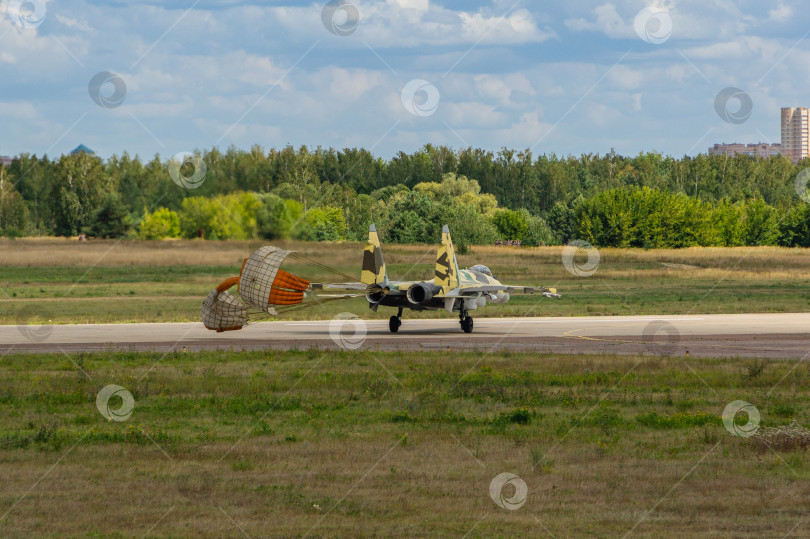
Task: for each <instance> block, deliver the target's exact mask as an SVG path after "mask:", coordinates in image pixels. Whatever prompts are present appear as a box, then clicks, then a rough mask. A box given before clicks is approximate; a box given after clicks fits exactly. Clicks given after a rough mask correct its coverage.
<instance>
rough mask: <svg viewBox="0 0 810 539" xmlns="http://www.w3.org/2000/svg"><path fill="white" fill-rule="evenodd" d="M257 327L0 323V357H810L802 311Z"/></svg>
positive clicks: (809, 316) (809, 327)
mask: <svg viewBox="0 0 810 539" xmlns="http://www.w3.org/2000/svg"><path fill="white" fill-rule="evenodd" d="M358 324H359V326H360V327H361V330H362V328H364V329H365V330H366V335H365V338H363V337H362V335H356V334H355V325H354V323H352V322H344V323H343V329H342V330H341V328H340V326H341V324H340V322H335V321H329V320H324V321H313V322H284V321H278V322H264V323H258V324H253V325H250V326H248V327H246V328H245V329H243V330H241V331H231V332H225V333H216V332H213V331H208V330H206V329H205V328H204V327H203V325H202V324H201V323H186V324H108V325H73V326H43V327H35V326H0V354H4V353H38V352H67V353H72V352H89V351H105V350H141V351H173V350H182V349H183V348H184V347H185V348H186V349H187V350H190V351H196V350H217V349H235V350H262V349H289V348H299V349H301V348H324V349H338V347H339V344H338V343H340V344H342V345H343V346H344V347H347V348H354V347H357V346H358V345H359V347H360V348H364V349H365V348H371V349H381V350H391V349H410V350H436V349H445V348H454V349H477V350H482V351H488V350H532V351H538V352H565V353H620V354H639V353H652V354H660V355H676V356H677V355H685V354H686V352H687V351H689V353H690V355H691V356H701V357H727V356H739V357H768V358H774V359H788V358H804V357H805V356H806V355H807V356H808V358H810V313H801V314H741V315H723V314H720V315H695V316H662V317H655V316H611V317H590V318H584V317H571V318H476V319H475V331H474V332H473V333H471V334H466V333H463V332H462V331H461V330H460V328H459V324H458V321H457V320H456V319H454V318H447V319H440V320H409V319H407V318H406V319H404V321H403V325H402V327H401V328H400V331H399V333H398V334H396V335H392V334H391V333H389V331H388V321H387V320H380V321H377V320H375V321H365V322H359V323H358Z"/></svg>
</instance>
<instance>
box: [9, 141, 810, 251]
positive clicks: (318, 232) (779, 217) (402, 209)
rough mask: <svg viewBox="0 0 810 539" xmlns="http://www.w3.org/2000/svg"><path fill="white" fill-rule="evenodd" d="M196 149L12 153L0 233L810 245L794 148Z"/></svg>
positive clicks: (807, 215) (800, 166) (801, 166)
mask: <svg viewBox="0 0 810 539" xmlns="http://www.w3.org/2000/svg"><path fill="white" fill-rule="evenodd" d="M198 155H199V157H200V158H201V159H202V161H203V162H204V163H205V166H206V174H205V177H204V180H203V181H202V183H201V185H199V187H198V188H196V189H189V188H188V187H184V186H183V185H180V184H178V183H175V182H174V181H173V180H172V178H171V176H170V174H169V173H168V170H167V164H168V161H167V160H166V159H162V158H161V157H160V156H159V155H155V156H154V157H153V158H152V160H151V161H144V160H141V159H140V158H139V157H137V156H135V157H130V156H129V155H128V154H126V153H125V154H124V155H122V156H113V157H112V158H110V159H108V160H106V161H104V160H101V159H99V158H98V157H95V156H92V155H88V154H85V153H77V154H73V155H67V156H61V157H59V158H58V159H54V160H51V159H49V158H48V157H37V156H32V155H20V156H18V157H16V158H15V159H14V160H13V161H12V162H11V164H9V165H5V166H2V167H0V234H2V235H5V236H11V237H15V236H23V235H57V236H75V235H76V234H79V233H86V234H90V235H92V236H98V237H133V238H143V239H159V238H174V237H203V238H207V239H227V238H240V239H247V238H258V237H262V238H268V239H273V238H301V239H311V240H343V239H345V240H353V241H356V240H362V239H363V238H364V237H365V234H366V231H367V228H368V224H369V223H371V222H374V223H375V224H377V225H378V230H380V232H381V234H382V236H383V237H384V238H385V240H386V241H392V242H402V243H413V242H423V243H434V242H435V241H436V239H437V238H438V237H439V235H440V232H439V231H440V230H441V226H442V224H444V223H447V224H450V226H451V228H452V229H453V233H454V239H455V240H456V242H457V243H459V244H460V245H461V246H465V245H472V244H484V243H492V242H494V241H495V240H497V239H502V240H521V242H522V243H523V244H529V245H538V244H540V245H541V244H555V243H565V242H568V241H569V240H572V239H584V240H587V241H590V242H592V243H593V244H595V245H598V246H622V247H645V248H654V247H682V246H692V245H732V246H733V245H786V246H802V247H807V246H810V234H809V233H808V228H810V225H809V224H808V223H809V222H810V212H809V211H808V204H807V203H806V202H805V201H804V200H803V199H802V198H801V197H800V196H799V195H798V194H797V190H796V185H795V184H796V179H797V176H798V175H799V173H800V172H801V171H802V170H804V169H805V168H806V167H807V166H810V162H807V161H806V162H803V163H799V164H797V165H794V164H793V163H791V162H790V161H789V160H787V159H784V158H780V157H771V158H770V159H756V158H751V157H747V156H738V157H726V156H708V155H703V154H701V155H698V156H696V157H688V156H685V157H683V158H680V159H676V158H673V157H669V156H663V155H661V154H658V153H642V154H639V155H638V156H635V157H626V156H621V155H618V154H616V153H615V152H610V153H608V154H605V155H594V154H585V155H581V156H579V157H574V156H565V157H560V156H556V155H540V156H537V157H535V156H533V155H532V153H531V152H530V151H528V150H525V151H522V152H517V151H514V150H509V149H502V150H501V151H498V152H490V151H486V150H481V149H474V148H466V149H461V150H452V149H450V148H447V147H443V146H438V147H437V146H432V145H426V146H424V147H423V148H421V149H420V150H418V151H416V152H414V153H411V154H408V153H405V152H400V153H399V154H398V155H396V156H395V157H393V158H392V159H390V160H384V159H381V158H379V157H375V156H374V155H373V154H371V153H370V152H369V151H367V150H364V149H344V150H335V149H331V148H330V149H323V148H316V149H311V148H307V147H301V148H298V149H296V148H293V147H291V146H287V147H285V148H281V149H271V150H269V151H265V150H263V149H262V148H260V147H258V146H254V147H253V148H251V149H250V151H240V150H238V149H236V148H230V149H228V150H227V151H226V152H221V151H219V150H218V149H216V148H214V149H212V150H209V151H205V152H198ZM189 167H191V168H189ZM181 172H182V173H183V175H184V176H187V177H188V176H191V174H192V173H193V166H192V165H189V164H186V165H183V168H182V169H181ZM179 183H181V182H179Z"/></svg>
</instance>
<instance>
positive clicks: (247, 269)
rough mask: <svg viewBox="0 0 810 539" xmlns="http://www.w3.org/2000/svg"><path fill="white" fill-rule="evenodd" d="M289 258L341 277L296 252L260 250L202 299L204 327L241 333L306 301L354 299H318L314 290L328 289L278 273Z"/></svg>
mask: <svg viewBox="0 0 810 539" xmlns="http://www.w3.org/2000/svg"><path fill="white" fill-rule="evenodd" d="M290 255H292V256H293V257H294V258H296V259H298V260H299V261H301V262H304V263H309V264H313V265H316V266H319V267H320V268H325V269H328V270H330V271H332V272H334V273H337V274H340V275H343V274H342V273H340V272H339V271H337V270H333V269H331V268H328V267H326V266H323V265H322V264H318V263H315V262H312V261H309V260H306V259H304V258H303V257H300V256H298V255H296V254H295V251H286V250H284V249H280V248H278V247H273V246H266V247H262V248H260V249H257V250H256V251H254V252H253V253H252V254H251V255H250V257H248V258H246V259H245V261H244V263H243V264H242V271H241V272H240V274H239V277H231V278H230V279H227V280H225V281H223V282H222V283H221V284H220V285H219V286H217V287H216V288H215V289H214V290H212V291H211V293H210V294H208V297H207V298H205V300H204V301H203V304H202V321H203V324H204V325H205V327H206V328H208V329H210V330H215V331H217V332H221V331H232V330H237V329H242V327H244V326H245V325H247V324H248V322H249V321H250V320H254V319H261V318H267V317H268V316H274V315H276V314H278V313H279V310H280V309H285V308H294V307H296V306H301V305H302V304H303V303H304V299H305V298H308V297H311V298H313V299H314V300H315V301H314V302H315V303H322V302H323V301H326V300H330V299H345V298H349V297H355V296H356V294H343V295H338V296H322V297H321V298H318V297H317V296H316V294H315V290H324V289H325V288H328V287H329V286H328V285H322V284H314V283H310V281H308V280H306V279H303V278H301V277H298V276H295V275H293V274H291V273H289V272H287V271H284V270H283V269H281V265H282V263H283V262H284V259H286V258H287V257H288V256H290ZM346 284H350V283H346ZM234 286H236V287H237V292H236V295H234V294H231V292H230V290H231V289H233V287H234Z"/></svg>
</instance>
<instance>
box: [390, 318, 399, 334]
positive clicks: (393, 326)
mask: <svg viewBox="0 0 810 539" xmlns="http://www.w3.org/2000/svg"><path fill="white" fill-rule="evenodd" d="M401 325H402V320H400V319H399V317H398V316H392V317H391V318H389V319H388V329H389V330H391V333H396V332H397V331H399V326H401Z"/></svg>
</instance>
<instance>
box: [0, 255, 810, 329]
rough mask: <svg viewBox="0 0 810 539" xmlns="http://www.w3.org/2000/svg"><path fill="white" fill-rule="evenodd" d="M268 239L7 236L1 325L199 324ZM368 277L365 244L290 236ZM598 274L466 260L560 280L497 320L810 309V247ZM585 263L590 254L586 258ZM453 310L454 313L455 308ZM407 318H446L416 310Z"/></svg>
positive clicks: (464, 258) (640, 264)
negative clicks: (222, 287)
mask: <svg viewBox="0 0 810 539" xmlns="http://www.w3.org/2000/svg"><path fill="white" fill-rule="evenodd" d="M260 245H261V243H258V242H204V241H172V242H134V241H133V242H114V241H93V242H87V243H78V242H75V241H71V240H56V239H33V240H14V241H12V240H0V254H1V256H2V258H0V324H15V323H17V322H18V321H20V322H22V323H25V322H26V321H27V322H31V323H38V322H42V321H48V320H50V321H52V322H54V323H101V322H133V321H142V322H161V321H163V322H180V321H196V320H199V310H200V303H201V302H202V299H203V298H204V297H205V296H206V295H207V294H208V292H210V291H211V289H213V288H214V287H215V286H216V285H217V284H218V283H219V282H221V281H222V280H223V279H225V278H227V277H229V276H232V275H237V274H238V273H239V268H240V267H241V264H242V259H243V258H244V257H246V256H247V255H248V254H250V252H252V251H253V250H254V249H256V248H257V247H258V246H260ZM279 245H281V246H284V247H287V248H290V249H294V250H298V251H300V252H301V253H302V254H303V255H305V256H306V257H308V258H310V259H312V260H315V261H317V262H319V263H323V264H328V265H330V266H332V267H334V268H336V269H338V270H340V272H342V273H344V274H346V275H348V276H350V277H352V278H353V279H354V280H359V272H360V261H361V249H362V246H361V245H360V244H315V243H295V242H286V243H285V242H281V243H280V244H279ZM383 250H384V253H385V256H386V262H387V263H388V270H389V275H390V276H391V278H394V279H396V278H400V279H424V278H429V277H431V276H432V272H433V262H434V259H435V253H436V247H435V246H432V245H430V246H429V245H410V246H403V245H384V246H383ZM600 254H601V260H600V264H599V266H598V268H597V270H596V273H595V274H594V275H593V276H591V277H587V278H582V277H576V276H574V275H572V274H571V273H569V272H568V271H567V270H566V269H565V268H564V266H563V264H562V248H561V247H544V248H516V247H494V246H493V247H473V248H471V249H470V251H469V252H468V253H467V254H464V255H460V256H459V264H460V265H462V266H469V265H472V264H475V263H484V264H487V265H489V266H490V268H491V269H492V270H493V272H494V273H495V275H496V277H498V278H499V279H501V280H502V281H503V282H507V283H509V284H512V283H514V284H527V285H542V286H554V287H557V288H558V290H559V291H560V292H561V293H562V294H563V299H562V300H540V299H538V298H537V297H532V296H526V297H514V298H513V299H512V300H511V301H510V302H509V303H508V304H506V305H500V306H490V307H488V308H487V310H486V311H484V312H485V313H486V315H487V316H515V315H521V316H527V315H537V316H578V315H621V314H693V313H704V314H705V313H739V312H804V311H807V310H810V251H807V250H803V249H780V248H773V247H759V248H736V249H723V248H716V249H682V250H650V251H641V250H621V249H603V250H601V251H600ZM581 256H582V257H583V259H584V258H585V257H584V255H581ZM289 269H291V270H292V271H294V272H296V273H297V274H300V275H302V276H304V277H308V278H310V279H311V280H314V281H336V280H346V277H344V276H341V275H336V274H331V273H328V272H324V271H323V270H321V269H320V268H318V267H315V266H309V265H302V264H293V265H291V267H290V268H289ZM343 311H349V312H354V313H357V314H359V315H362V316H364V317H368V318H385V317H388V316H390V314H391V312H390V311H388V310H385V309H381V310H380V312H379V313H373V312H372V311H370V310H368V309H367V306H366V303H365V300H364V299H362V298H360V299H355V300H348V301H346V302H339V303H336V304H331V305H329V306H328V307H322V308H319V309H314V310H310V311H304V312H295V313H290V314H288V315H287V317H288V318H299V319H300V318H313V317H314V318H331V317H332V316H334V315H335V314H336V313H338V312H343ZM445 314H446V313H445ZM407 316H413V317H430V316H443V314H442V313H408V315H407Z"/></svg>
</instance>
